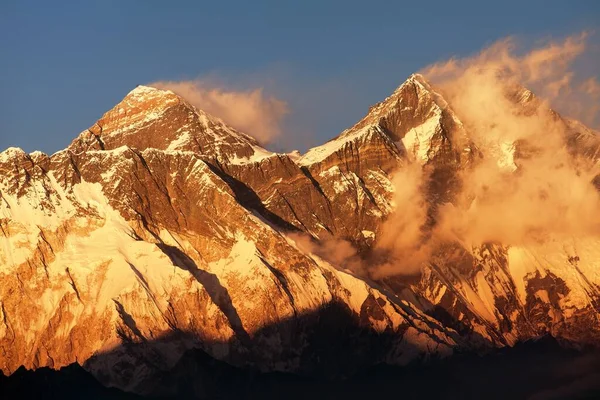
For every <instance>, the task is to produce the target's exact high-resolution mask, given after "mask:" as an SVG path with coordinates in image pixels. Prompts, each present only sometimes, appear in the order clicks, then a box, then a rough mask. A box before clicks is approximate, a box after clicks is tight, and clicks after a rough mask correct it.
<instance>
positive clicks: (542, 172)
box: [369, 34, 600, 278]
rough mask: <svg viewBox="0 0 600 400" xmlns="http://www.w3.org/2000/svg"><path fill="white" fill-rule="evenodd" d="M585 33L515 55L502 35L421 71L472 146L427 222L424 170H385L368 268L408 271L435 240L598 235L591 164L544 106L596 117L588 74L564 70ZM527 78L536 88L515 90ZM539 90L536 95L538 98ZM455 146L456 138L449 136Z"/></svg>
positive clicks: (473, 242)
mask: <svg viewBox="0 0 600 400" xmlns="http://www.w3.org/2000/svg"><path fill="white" fill-rule="evenodd" d="M586 37H587V35H586V34H581V35H576V36H572V37H568V38H566V39H565V40H563V41H560V42H551V43H548V44H546V45H544V46H542V47H538V48H535V49H532V50H530V51H529V52H525V53H524V54H521V55H518V54H517V53H516V46H515V41H514V39H512V38H508V39H503V40H501V41H499V42H497V43H495V44H493V45H492V46H491V47H489V48H487V49H485V50H483V51H482V52H481V53H479V54H477V55H475V56H473V57H469V58H466V59H452V60H449V61H446V62H442V63H438V64H434V65H431V66H429V67H427V68H425V69H424V70H423V71H422V73H423V75H424V76H425V77H426V78H427V79H428V80H430V81H431V82H432V83H433V85H434V88H435V89H436V90H438V91H439V92H440V93H441V94H442V95H443V96H444V98H445V99H446V100H447V101H448V102H449V104H450V107H452V110H453V111H454V112H455V113H456V114H457V115H458V117H459V118H460V120H461V121H462V122H463V124H464V128H465V129H466V131H467V134H468V136H469V138H470V140H471V141H472V145H474V148H476V149H477V151H478V153H480V155H481V156H480V157H478V158H477V159H476V160H475V162H474V164H473V166H472V167H471V168H467V169H463V170H459V171H457V172H456V173H457V174H459V178H460V181H461V182H462V188H461V193H460V194H459V195H458V196H457V198H456V199H454V201H453V202H452V203H446V204H441V205H439V208H438V212H437V217H436V221H435V224H433V226H431V227H429V226H428V225H427V210H428V207H432V204H429V205H427V203H426V201H425V199H424V198H423V197H422V190H419V189H418V188H420V187H422V186H423V185H424V184H425V182H426V180H427V179H428V178H427V176H425V175H423V174H422V173H420V172H419V171H418V170H415V167H414V166H409V167H407V168H404V169H402V170H400V171H399V172H398V173H397V174H396V175H395V176H394V178H393V183H394V187H395V194H394V198H393V203H394V204H395V211H394V212H393V213H392V214H391V215H390V216H389V218H388V219H387V221H385V222H384V224H383V226H382V228H381V231H380V233H379V235H380V237H379V239H378V242H377V244H376V249H383V250H385V251H387V252H388V253H389V254H390V255H391V258H390V262H387V263H384V264H379V265H377V264H376V265H371V266H370V268H369V270H370V275H371V276H374V277H376V278H381V277H383V276H388V275H397V274H413V273H415V272H417V271H418V270H419V269H420V266H421V265H422V263H423V262H425V261H427V260H428V258H429V257H431V256H432V255H433V254H434V253H435V252H436V250H437V249H438V248H439V246H440V245H441V244H443V243H449V242H454V243H456V242H459V243H461V244H463V245H464V246H465V248H467V249H470V247H471V246H479V245H481V244H483V243H490V242H494V243H501V244H503V245H529V244H535V243H540V242H543V241H547V240H562V239H565V238H568V237H577V236H586V235H600V212H598V210H600V197H599V194H598V191H597V190H596V189H595V188H594V186H593V185H592V183H591V182H592V180H593V179H594V177H595V176H596V175H597V174H598V173H600V170H599V165H600V164H599V163H598V162H595V161H593V160H589V159H586V158H585V157H579V156H577V155H576V154H573V151H572V149H571V148H569V147H568V146H567V138H568V137H569V135H570V134H571V132H570V130H569V127H568V125H567V124H566V123H565V122H564V121H563V120H562V119H561V118H559V117H558V116H557V115H556V113H554V112H553V111H551V109H550V105H551V106H552V107H555V106H557V107H558V108H561V107H562V108H563V110H564V109H565V106H567V109H569V110H572V111H576V112H577V113H578V116H580V117H581V116H587V118H588V120H589V119H590V118H591V119H592V120H593V119H595V118H596V112H597V102H589V101H588V100H589V99H590V96H591V97H594V96H598V92H599V86H598V81H597V78H596V77H586V79H582V78H581V77H579V76H578V75H577V74H576V71H575V69H573V63H574V61H575V60H576V59H577V57H579V56H581V55H582V54H584V52H585V50H586V42H585V40H586ZM521 85H524V86H528V87H533V88H535V90H536V93H537V94H539V96H536V95H533V93H532V92H530V91H528V90H526V89H524V87H523V86H521ZM542 99H543V100H542ZM454 145H455V146H459V145H461V144H459V143H454Z"/></svg>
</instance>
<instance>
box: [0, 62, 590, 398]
mask: <svg viewBox="0 0 600 400" xmlns="http://www.w3.org/2000/svg"><path fill="white" fill-rule="evenodd" d="M509 97H510V98H511V99H512V100H511V101H514V103H515V104H516V105H517V106H518V107H521V108H522V110H523V113H528V112H537V111H536V110H539V109H540V108H542V107H544V104H543V102H539V101H537V99H536V98H535V96H534V95H533V94H532V93H531V92H529V91H526V90H525V89H518V90H517V92H514V93H512V94H511V96H509ZM451 103H452V102H451V101H448V100H447V99H445V98H444V96H443V95H442V94H441V92H438V91H437V90H436V88H435V86H432V85H431V84H430V83H429V82H427V81H426V80H425V78H424V77H423V76H421V75H418V74H415V75H412V76H411V77H410V78H409V79H408V80H407V81H406V82H404V83H403V84H402V85H401V86H400V87H398V88H397V89H396V90H395V91H394V92H393V94H392V95H391V96H389V97H388V98H387V99H385V100H384V101H382V102H381V103H379V104H377V105H375V106H373V107H372V108H371V109H370V110H369V112H368V114H367V115H366V116H365V117H364V118H363V119H361V120H360V121H359V122H358V123H357V124H356V125H354V126H352V127H351V128H349V129H347V130H345V131H344V132H342V133H341V134H340V135H339V136H337V137H336V138H334V139H332V140H331V141H329V142H327V143H325V144H323V145H321V146H318V147H315V148H312V149H310V150H308V151H307V152H306V153H305V154H303V155H301V154H299V153H298V152H292V153H274V152H271V151H269V150H267V149H265V148H263V147H261V146H260V144H259V143H258V142H257V141H256V140H254V139H253V138H252V137H250V136H248V135H246V134H244V133H242V132H239V131H238V130H236V129H234V128H232V127H230V126H228V125H227V124H226V122H224V121H221V120H219V119H217V118H215V117H213V116H211V115H209V114H207V113H205V112H203V111H202V110H198V109H196V108H195V107H194V106H192V105H191V104H190V103H188V102H187V101H186V100H184V99H183V98H181V97H179V96H177V95H176V94H174V93H173V92H170V91H165V90H159V89H155V88H151V87H146V86H138V87H137V88H135V89H134V90H133V91H131V92H130V93H129V94H128V95H127V96H126V97H125V98H124V99H123V100H122V101H121V102H120V103H119V104H117V105H116V106H115V107H114V108H113V109H111V110H110V111H108V112H106V113H105V114H104V115H103V116H102V118H100V120H98V121H97V122H96V123H94V124H93V125H92V126H91V127H90V128H89V129H87V130H86V131H84V132H82V133H81V134H80V135H79V136H78V137H77V138H75V140H73V142H72V143H71V144H70V145H69V146H68V147H67V148H66V149H64V150H62V151H59V152H57V153H55V154H53V155H46V154H43V153H41V152H34V153H31V154H26V153H25V152H23V151H22V150H20V149H17V148H9V149H7V150H5V151H4V152H2V153H0V369H1V370H2V372H3V373H4V374H5V375H10V374H12V373H14V372H15V371H17V370H19V368H21V367H25V368H26V369H38V368H42V367H49V368H51V369H59V368H62V367H65V366H68V365H70V364H74V363H77V364H79V365H81V366H83V368H84V369H85V370H86V371H87V372H89V373H91V374H92V375H93V376H94V377H95V378H96V379H97V380H99V381H100V382H101V383H102V384H104V385H107V386H113V387H116V388H119V389H122V390H126V391H129V392H134V393H137V394H142V395H144V394H159V395H169V394H172V393H175V391H176V386H177V381H176V380H165V379H163V378H162V377H164V376H165V374H166V373H169V372H173V371H174V373H176V374H178V376H181V375H185V374H186V373H189V372H190V371H189V370H190V368H187V367H185V365H187V364H185V365H184V364H182V363H183V362H184V361H185V360H187V359H188V358H189V354H191V353H190V351H200V352H202V354H203V357H206V358H210V359H211V360H214V362H219V363H221V362H223V363H225V364H226V365H230V366H232V367H235V368H252V369H254V370H257V371H262V372H278V371H279V372H294V373H297V374H302V375H316V376H319V377H324V378H337V377H347V376H351V375H352V374H354V373H357V372H358V371H361V370H363V369H364V368H367V367H370V366H374V365H377V364H389V365H399V366H404V365H408V364H414V363H421V362H425V361H427V360H431V359H435V358H445V357H450V356H452V355H453V354H454V353H457V352H460V353H464V352H468V353H474V354H483V353H486V352H489V351H492V350H494V349H499V348H505V347H513V346H515V345H517V344H518V343H520V342H524V341H527V340H530V339H536V338H540V337H542V336H552V337H554V338H555V339H556V340H557V341H558V342H559V343H561V345H563V346H566V347H569V348H572V347H575V348H583V347H588V346H590V347H598V346H600V323H599V322H598V321H599V318H600V235H582V236H578V237H574V236H571V237H569V238H568V240H567V239H564V240H547V241H538V242H536V243H526V244H512V243H502V242H497V241H490V242H486V243H483V244H476V245H471V244H468V243H465V242H460V241H456V240H448V241H445V242H444V243H437V244H436V248H435V251H432V252H431V254H430V256H429V257H428V258H427V259H426V260H424V261H420V262H419V265H418V266H417V267H418V273H412V274H399V275H394V274H391V275H389V274H388V275H386V276H380V275H377V274H371V273H369V268H368V265H369V264H370V263H375V262H379V261H380V260H381V259H382V257H383V258H385V252H383V253H382V252H381V251H378V248H379V247H378V246H379V245H378V243H380V237H381V235H382V232H383V229H384V228H383V227H384V224H386V221H388V220H389V218H390V216H391V215H392V214H394V213H402V212H403V210H398V209H397V207H396V204H395V202H394V193H395V192H397V191H398V190H399V188H398V187H396V186H397V185H395V184H394V181H393V179H392V176H393V174H395V173H396V172H397V171H402V170H403V169H406V168H414V167H415V166H417V167H418V168H420V169H422V170H424V171H427V173H426V174H423V178H422V179H423V182H422V185H421V187H420V190H421V191H422V192H423V194H424V197H425V206H426V208H427V217H428V222H427V224H426V225H427V226H425V227H423V230H424V231H425V232H426V231H427V229H433V228H432V227H434V226H435V225H436V223H437V219H436V218H437V216H438V210H439V209H440V207H442V206H444V205H447V204H456V205H459V203H460V201H459V200H460V199H459V197H460V196H459V194H458V190H459V188H460V187H462V185H463V183H464V182H463V181H462V177H463V172H464V171H467V170H469V169H471V168H473V166H474V165H477V163H479V162H481V159H482V158H484V157H485V155H484V153H485V152H482V149H481V148H480V146H479V145H478V144H477V143H476V142H475V141H474V140H473V139H472V136H471V132H470V125H469V124H468V123H467V122H465V121H466V120H467V119H468V116H464V115H460V113H459V112H456V111H455V110H454V109H453V106H452V104H451ZM532 109H533V110H534V111H531V110H532ZM548 112H551V113H552V116H553V120H554V121H555V122H556V124H559V125H560V126H561V127H562V129H563V130H564V132H565V136H564V146H565V148H567V149H568V150H569V152H570V154H572V155H573V157H577V158H578V159H581V160H584V161H585V162H586V163H588V164H589V165H592V166H594V165H595V168H597V166H598V165H600V164H599V160H600V136H599V134H598V133H597V132H595V131H593V130H591V129H589V128H587V127H585V126H584V125H582V124H581V123H579V122H577V121H573V120H569V119H566V118H563V117H561V116H560V115H558V114H557V113H554V112H553V111H551V110H549V111H548ZM527 149H528V147H527V145H526V144H525V143H522V142H515V143H510V145H509V146H504V147H502V151H503V152H504V153H503V154H504V156H506V157H505V158H504V160H505V161H506V160H508V161H509V164H510V166H511V168H512V169H511V171H512V172H510V173H513V174H518V173H519V171H520V167H519V159H520V158H523V159H526V158H527V157H535V154H533V153H532V152H530V151H529V152H528V151H527ZM532 154H533V155H532ZM499 165H500V164H499ZM595 182H596V185H597V187H598V188H600V178H598V176H597V177H596V180H595ZM593 184H594V182H590V185H593ZM336 246H337V247H336ZM330 247H331V248H330ZM342 252H347V253H348V252H349V253H351V254H352V263H354V262H358V263H361V265H366V266H367V267H366V268H361V269H357V268H353V267H352V265H351V264H352V263H351V262H348V258H344V257H342V256H341V255H342ZM182 360H183V361H182ZM198 385H200V386H202V382H199V383H198Z"/></svg>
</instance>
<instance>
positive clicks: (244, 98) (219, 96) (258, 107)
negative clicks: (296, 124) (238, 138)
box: [150, 80, 288, 144]
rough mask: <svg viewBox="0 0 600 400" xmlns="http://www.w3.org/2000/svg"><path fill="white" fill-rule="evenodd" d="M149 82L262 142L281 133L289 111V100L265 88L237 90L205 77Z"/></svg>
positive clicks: (269, 140)
mask: <svg viewBox="0 0 600 400" xmlns="http://www.w3.org/2000/svg"><path fill="white" fill-rule="evenodd" d="M150 86H154V87H156V88H159V89H168V90H171V91H173V92H175V93H176V94H178V95H180V96H181V97H183V98H184V99H186V100H187V101H189V102H190V103H191V104H193V105H194V106H195V107H196V108H198V109H201V110H203V111H205V112H207V113H209V114H211V115H214V116H216V117H218V118H221V119H222V120H223V121H225V122H226V123H227V124H229V125H231V126H232V127H234V128H236V129H239V130H240V131H242V132H244V133H247V134H249V135H251V136H253V137H254V138H256V139H257V140H258V141H259V142H261V143H263V144H265V143H268V142H271V141H272V140H273V139H275V138H276V137H277V136H279V135H280V134H281V124H282V122H283V118H284V117H285V116H286V115H287V114H288V105H287V103H286V102H285V101H283V100H280V99H277V98H275V97H272V96H267V95H266V94H265V93H264V90H263V89H262V88H258V89H252V90H240V91H238V90H231V89H228V88H223V87H219V86H217V85H214V84H212V83H210V82H208V81H203V80H189V81H160V82H154V83H151V84H150Z"/></svg>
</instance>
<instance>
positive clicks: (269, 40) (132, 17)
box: [0, 0, 600, 153]
mask: <svg viewBox="0 0 600 400" xmlns="http://www.w3.org/2000/svg"><path fill="white" fill-rule="evenodd" d="M599 25H600V2H599V1H594V0H588V1H583V0H579V1H577V0H574V1H554V0H547V1H534V0H531V1H523V0H521V1H495V2H488V1H462V2H461V1H451V2H448V1H428V2H417V1H413V2H401V1H395V2H392V1H368V2H367V1H353V0H346V1H298V2H291V1H289V2H288V1H218V2H217V1H211V2H203V1H178V2H170V1H169V2H167V1H154V0H146V1H98V2H94V1H85V2H82V1H56V2H54V1H52V2H51V1H26V0H23V1H21V0H2V1H1V2H0V43H1V45H0V49H1V51H2V55H1V57H0V149H4V148H6V147H8V146H18V147H22V148H23V149H25V150H26V151H28V152H30V151H33V150H42V151H44V152H47V153H53V152H55V151H57V150H59V149H62V148H64V147H65V146H66V145H68V144H69V143H70V141H71V140H72V139H73V138H74V137H75V136H76V135H77V134H78V133H79V132H81V131H82V130H84V129H86V128H87V127H89V126H90V125H92V124H93V123H94V121H95V120H97V119H98V118H99V117H100V116H101V115H102V114H103V113H104V112H105V111H106V110H108V109H110V108H111V107H112V106H113V105H115V104H116V103H117V102H118V101H119V100H120V99H121V98H122V97H123V96H124V95H125V94H126V93H127V92H129V91H130V90H131V89H133V88H134V87H135V86H136V85H137V84H143V83H148V82H153V81H157V80H182V79H194V78H205V77H212V79H218V80H219V82H223V83H224V84H226V85H227V86H228V87H230V88H239V89H240V90H242V89H250V88H254V87H264V88H265V90H266V91H267V93H269V94H272V95H274V96H276V97H278V98H280V99H283V100H285V101H286V102H287V103H288V105H289V108H290V114H289V115H288V117H287V119H286V120H285V124H284V132H285V133H284V135H283V137H282V139H280V140H279V141H278V142H276V143H274V144H272V145H271V146H270V147H271V148H272V149H275V150H284V149H285V150H291V148H292V147H294V148H300V149H301V150H304V149H305V148H306V147H307V146H310V145H315V144H318V143H320V142H323V141H325V140H326V139H329V138H331V137H333V136H335V135H337V134H338V133H339V132H340V131H341V130H343V129H344V128H346V127H348V126H349V125H352V124H353V123H354V122H355V121H357V120H358V119H360V118H361V117H362V116H363V115H364V114H365V113H366V112H367V110H368V107H369V106H370V105H372V104H373V103H375V102H377V101H379V100H381V99H383V98H385V97H386V96H387V95H388V94H389V93H390V92H392V91H393V90H394V88H395V87H396V86H398V85H399V84H400V83H402V81H403V80H404V79H406V77H407V76H408V75H410V74H411V73H412V72H414V71H417V70H419V69H420V68H422V67H424V66H426V65H427V64H429V63H432V62H435V61H438V60H443V59H446V58H449V57H450V56H453V55H458V56H464V55H468V54H471V53H473V52H476V51H478V50H480V49H481V48H483V47H485V46H486V45H489V44H490V43H492V42H493V41H495V40H497V39H499V38H502V37H505V36H507V35H517V36H519V37H520V38H523V39H524V40H530V41H535V40H539V39H544V38H548V37H557V38H560V37H564V36H566V35H569V34H573V33H577V32H581V31H583V30H596V31H597V30H598V29H597V28H598V27H599ZM598 36H599V35H595V37H596V38H597V37H598Z"/></svg>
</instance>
